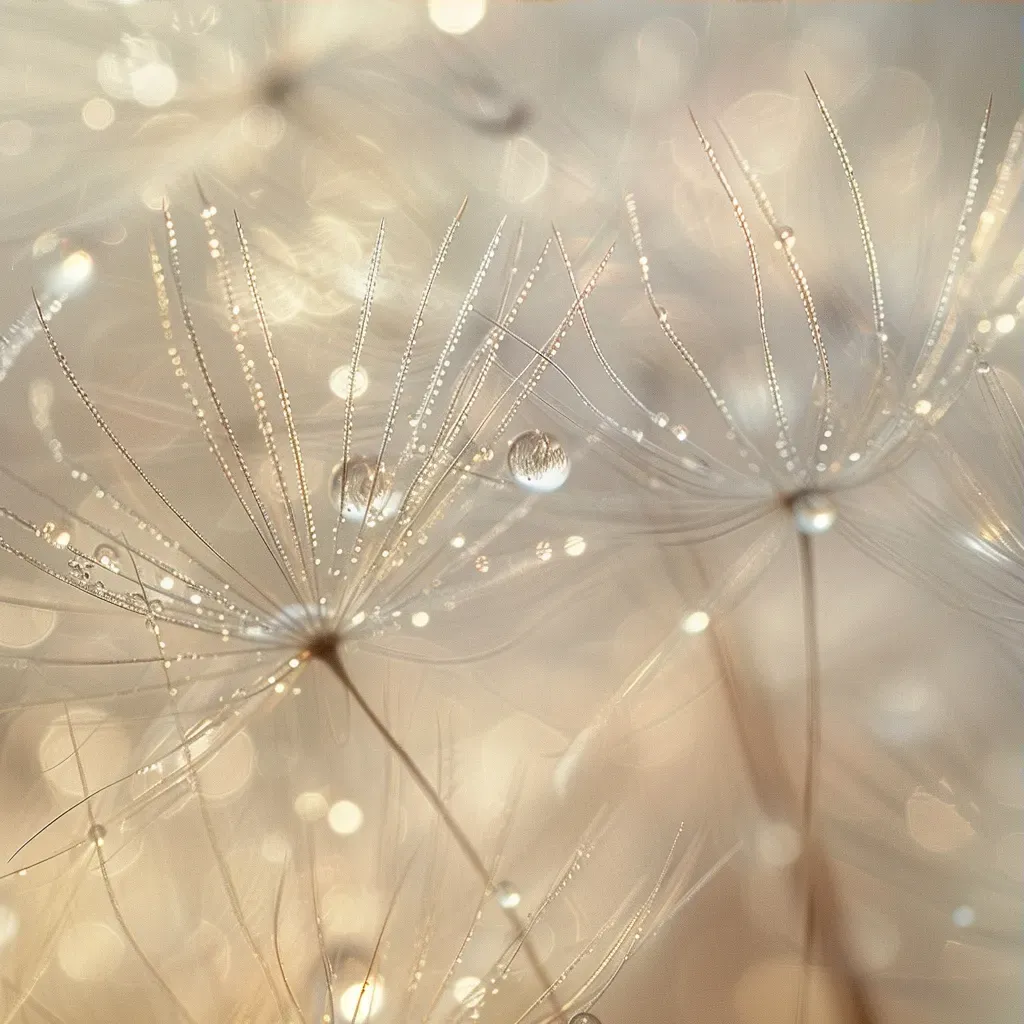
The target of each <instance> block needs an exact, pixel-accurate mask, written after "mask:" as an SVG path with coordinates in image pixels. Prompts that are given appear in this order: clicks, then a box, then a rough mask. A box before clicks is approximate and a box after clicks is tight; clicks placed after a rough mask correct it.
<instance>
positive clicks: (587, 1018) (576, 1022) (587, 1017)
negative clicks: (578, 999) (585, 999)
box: [569, 1010, 601, 1024]
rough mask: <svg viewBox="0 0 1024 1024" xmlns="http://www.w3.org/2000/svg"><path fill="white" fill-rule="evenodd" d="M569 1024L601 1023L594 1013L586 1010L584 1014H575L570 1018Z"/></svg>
mask: <svg viewBox="0 0 1024 1024" xmlns="http://www.w3.org/2000/svg"><path fill="white" fill-rule="evenodd" d="M569 1024H601V1021H600V1020H599V1019H598V1018H597V1017H595V1016H594V1014H592V1013H588V1012H587V1011H586V1010H584V1011H583V1012H582V1013H575V1014H573V1015H572V1016H571V1017H570V1018H569Z"/></svg>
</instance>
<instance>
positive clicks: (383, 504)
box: [330, 455, 393, 522]
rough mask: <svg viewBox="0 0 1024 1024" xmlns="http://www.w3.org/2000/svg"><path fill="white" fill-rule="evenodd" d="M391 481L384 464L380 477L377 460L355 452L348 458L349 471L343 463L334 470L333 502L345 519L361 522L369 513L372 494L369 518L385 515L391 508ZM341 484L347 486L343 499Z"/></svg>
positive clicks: (331, 487) (331, 491)
mask: <svg viewBox="0 0 1024 1024" xmlns="http://www.w3.org/2000/svg"><path fill="white" fill-rule="evenodd" d="M343 481H344V484H343ZM375 481H376V486H374V482H375ZM392 483H393V481H392V479H391V474H390V473H388V471H387V469H386V468H385V466H384V465H383V464H381V467H380V474H379V479H378V473H377V463H376V460H375V459H367V458H364V457H363V456H362V455H356V456H353V457H352V458H350V459H349V460H348V469H347V471H346V469H345V466H344V464H343V463H340V462H339V463H338V464H337V465H336V466H335V467H334V469H332V470H331V483H330V493H331V502H332V504H333V505H334V507H335V508H336V509H338V510H339V511H340V512H341V514H342V517H343V518H344V519H346V520H348V521H349V522H353V521H355V522H359V521H361V520H362V519H363V517H364V516H367V510H368V508H369V506H370V504H371V494H372V496H373V500H372V505H373V507H372V509H370V515H369V518H371V519H372V518H375V517H380V516H384V515H386V514H387V511H388V508H389V499H390V497H391V488H392ZM342 486H344V488H345V495H344V501H343V500H342V493H341V489H342Z"/></svg>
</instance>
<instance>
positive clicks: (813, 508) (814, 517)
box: [793, 494, 837, 535]
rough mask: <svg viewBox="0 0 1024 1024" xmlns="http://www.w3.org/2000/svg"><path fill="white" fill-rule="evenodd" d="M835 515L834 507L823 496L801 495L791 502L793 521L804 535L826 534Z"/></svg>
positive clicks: (834, 519)
mask: <svg viewBox="0 0 1024 1024" xmlns="http://www.w3.org/2000/svg"><path fill="white" fill-rule="evenodd" d="M836 515H837V513H836V507H835V505H833V504H832V502H831V501H830V500H829V498H828V497H827V496H826V495H824V494H801V495H800V496H799V497H798V498H797V499H796V500H795V501H794V502H793V521H794V523H795V524H796V528H797V529H798V530H799V531H800V532H801V533H803V534H806V535H811V534H816V533H826V532H828V531H829V530H831V529H832V526H833V525H834V523H835V521H836Z"/></svg>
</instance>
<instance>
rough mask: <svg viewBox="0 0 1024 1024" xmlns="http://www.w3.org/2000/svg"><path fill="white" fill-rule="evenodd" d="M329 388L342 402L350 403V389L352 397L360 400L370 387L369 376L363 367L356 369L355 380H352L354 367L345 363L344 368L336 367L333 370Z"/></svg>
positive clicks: (328, 381) (328, 380)
mask: <svg viewBox="0 0 1024 1024" xmlns="http://www.w3.org/2000/svg"><path fill="white" fill-rule="evenodd" d="M327 383H328V386H329V387H330V389H331V391H333V392H334V394H336V395H337V396H338V398H340V399H341V400H342V401H344V402H347V401H348V395H349V388H351V389H352V397H353V398H360V397H362V396H363V395H365V394H366V389H367V388H368V387H369V386H370V377H369V374H368V373H367V372H366V371H365V370H364V369H363V368H362V367H361V366H359V367H356V375H355V380H353V379H352V367H351V366H350V365H349V364H348V363H345V364H344V365H342V366H338V367H335V368H334V369H333V370H331V375H330V377H328V378H327Z"/></svg>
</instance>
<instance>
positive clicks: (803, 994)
mask: <svg viewBox="0 0 1024 1024" xmlns="http://www.w3.org/2000/svg"><path fill="white" fill-rule="evenodd" d="M797 543H798V547H799V551H800V559H799V561H800V583H801V592H802V594H801V596H802V601H803V618H804V659H805V661H804V668H805V672H806V674H807V697H806V712H805V736H804V779H803V782H804V789H803V803H802V807H801V822H800V832H801V837H802V843H803V848H804V849H805V850H808V849H810V842H811V837H812V836H813V835H814V833H815V821H814V818H815V813H814V812H815V803H816V793H817V788H818V786H817V782H818V762H819V754H820V751H821V652H820V650H819V647H818V604H817V599H816V596H815V591H814V546H813V544H812V541H811V537H810V536H809V535H808V534H806V533H800V534H798V535H797ZM816 916H817V895H816V892H815V886H814V876H813V874H812V873H811V872H810V871H808V873H807V892H806V896H805V899H804V934H803V951H802V958H801V963H802V967H801V971H800V985H799V989H798V992H799V996H798V1000H797V1014H796V1021H797V1024H806V1021H807V998H808V983H809V981H810V967H811V957H812V955H813V951H814V933H815V927H816Z"/></svg>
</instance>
